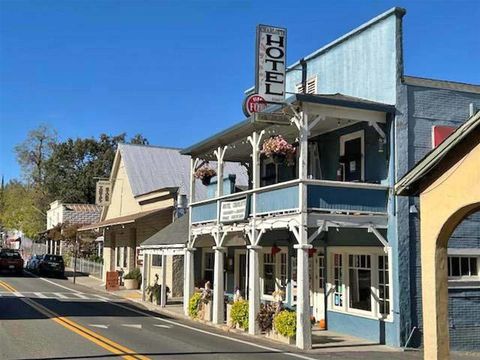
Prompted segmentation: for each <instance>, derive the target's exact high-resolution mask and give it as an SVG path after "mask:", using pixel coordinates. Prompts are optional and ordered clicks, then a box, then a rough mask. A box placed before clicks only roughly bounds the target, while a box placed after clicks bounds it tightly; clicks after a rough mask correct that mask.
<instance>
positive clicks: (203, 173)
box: [194, 164, 217, 186]
mask: <svg viewBox="0 0 480 360" xmlns="http://www.w3.org/2000/svg"><path fill="white" fill-rule="evenodd" d="M215 175H217V172H216V171H215V170H214V169H213V168H211V167H210V166H209V165H208V164H204V165H202V166H200V167H199V168H198V169H197V170H196V171H195V174H194V176H195V178H196V179H199V180H200V181H201V182H202V184H203V185H205V186H207V185H210V180H211V179H212V177H214V176H215Z"/></svg>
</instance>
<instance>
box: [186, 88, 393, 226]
mask: <svg viewBox="0 0 480 360" xmlns="http://www.w3.org/2000/svg"><path fill="white" fill-rule="evenodd" d="M293 98H294V99H291V100H289V101H287V103H286V104H285V105H283V106H278V107H276V108H269V109H267V111H266V112H265V113H264V114H260V115H258V114H256V115H255V116H252V117H251V118H248V119H247V120H245V121H243V122H242V123H240V124H237V125H235V126H234V127H232V128H230V129H227V130H225V131H223V132H222V133H220V134H217V135H215V136H213V137H211V138H210V139H207V140H205V141H203V142H201V143H199V144H197V145H195V146H193V147H191V148H189V149H186V150H185V151H184V153H186V154H190V155H192V158H194V159H197V160H196V162H194V164H197V166H198V164H199V163H202V164H204V163H205V162H207V163H208V162H209V161H210V166H211V167H212V168H214V169H217V168H218V164H219V162H216V160H218V159H221V163H222V164H224V165H225V170H224V172H220V174H221V175H222V179H224V181H226V180H225V179H230V180H232V177H229V175H230V174H231V173H230V172H229V170H227V168H226V167H227V165H228V164H229V163H232V162H234V163H238V164H242V165H243V166H244V168H245V174H243V175H244V176H243V182H242V181H237V182H236V183H231V184H227V186H225V184H224V186H222V187H217V184H216V183H213V184H211V185H208V186H209V190H210V191H209V192H210V196H209V199H207V200H202V201H195V199H193V201H191V202H190V206H191V222H192V224H201V223H212V222H218V223H229V222H235V221H242V220H243V221H246V220H248V218H251V217H266V216H277V215H279V214H287V213H300V212H305V211H307V212H309V213H313V212H315V213H317V214H318V213H327V214H348V215H362V214H364V215H385V216H386V214H387V204H388V197H389V188H390V186H391V184H390V183H391V178H390V176H389V174H390V172H391V170H392V168H393V160H394V154H393V150H392V149H393V147H392V146H391V143H390V133H391V113H392V112H393V108H392V107H391V106H389V105H384V104H378V103H372V102H369V101H364V100H361V99H354V98H348V97H344V96H336V95H335V96H330V97H328V96H315V95H296V96H294V97H293ZM299 113H301V114H302V116H303V118H302V119H304V120H305V121H304V123H303V124H300V121H299V122H297V121H296V120H295V119H299V116H298V114H299ZM278 135H281V136H282V137H283V138H284V139H286V140H287V141H288V142H289V143H290V144H291V145H292V146H294V147H295V148H296V156H295V157H294V158H293V159H291V161H290V163H285V162H283V163H282V162H278V161H275V160H274V159H272V158H269V157H268V156H265V154H264V153H263V152H262V151H261V149H262V143H263V142H264V141H265V140H266V139H269V138H272V137H275V136H278ZM302 138H303V139H304V140H300V139H302ZM219 154H221V156H220V157H219ZM237 168H238V167H237ZM219 169H220V168H219ZM194 170H195V169H192V172H193V171H194ZM222 171H223V170H222ZM237 175H238V174H237ZM224 176H225V178H224ZM240 178H241V176H240V177H238V176H237V180H241V179H240ZM233 179H234V177H233ZM197 181H198V180H197ZM227 181H229V180H227ZM233 181H234V180H233ZM219 191H220V195H221V196H218V192H219ZM240 212H243V216H241V215H242V214H241V213H240ZM229 213H232V214H233V215H232V217H231V218H229V216H228V215H225V214H229Z"/></svg>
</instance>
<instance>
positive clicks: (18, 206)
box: [0, 180, 46, 238]
mask: <svg viewBox="0 0 480 360" xmlns="http://www.w3.org/2000/svg"><path fill="white" fill-rule="evenodd" d="M39 196H41V195H40V194H39V192H38V191H36V190H35V189H34V188H33V186H32V185H26V184H23V183H22V182H20V181H17V180H12V181H10V182H8V183H7V185H6V186H5V187H4V189H3V208H2V211H1V212H0V223H2V225H3V226H4V227H5V228H7V229H18V230H22V231H23V232H24V233H25V234H26V235H27V236H28V237H31V238H35V237H37V235H38V233H39V232H40V231H42V230H43V229H44V228H45V224H46V218H45V214H44V212H43V211H42V210H41V209H39V208H38V207H37V204H38V203H39Z"/></svg>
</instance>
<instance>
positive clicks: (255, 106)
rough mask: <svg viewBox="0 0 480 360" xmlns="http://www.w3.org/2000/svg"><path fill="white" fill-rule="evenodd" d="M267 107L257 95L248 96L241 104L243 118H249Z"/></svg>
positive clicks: (263, 100)
mask: <svg viewBox="0 0 480 360" xmlns="http://www.w3.org/2000/svg"><path fill="white" fill-rule="evenodd" d="M266 107H267V103H266V102H265V99H264V98H263V97H261V96H260V95H257V94H252V95H249V96H247V97H246V98H245V101H244V103H243V112H244V113H245V116H250V115H252V114H253V113H256V112H261V111H262V110H264V109H265V108H266Z"/></svg>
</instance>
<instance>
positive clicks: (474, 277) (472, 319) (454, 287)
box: [437, 203, 480, 351]
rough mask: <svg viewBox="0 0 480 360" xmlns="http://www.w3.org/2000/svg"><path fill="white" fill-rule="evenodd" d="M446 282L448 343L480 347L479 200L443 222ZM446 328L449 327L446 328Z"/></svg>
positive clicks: (462, 347)
mask: <svg viewBox="0 0 480 360" xmlns="http://www.w3.org/2000/svg"><path fill="white" fill-rule="evenodd" d="M437 247H438V248H439V249H441V254H442V255H443V259H441V260H440V261H439V263H440V264H441V270H440V271H441V272H443V275H444V276H443V277H444V281H445V282H447V286H446V288H447V289H448V290H447V291H448V297H446V299H447V306H448V311H447V323H446V324H444V327H447V328H448V332H447V334H448V336H449V345H450V349H451V350H455V351H478V350H480V338H479V337H478V334H479V333H480V305H479V304H480V276H479V275H480V203H474V204H470V205H468V206H465V207H462V208H461V209H459V210H458V211H457V212H455V213H454V214H452V215H451V217H450V218H449V219H448V220H447V221H446V222H445V224H444V225H443V227H442V229H441V231H440V234H439V236H438V240H437ZM445 330H447V329H445Z"/></svg>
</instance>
